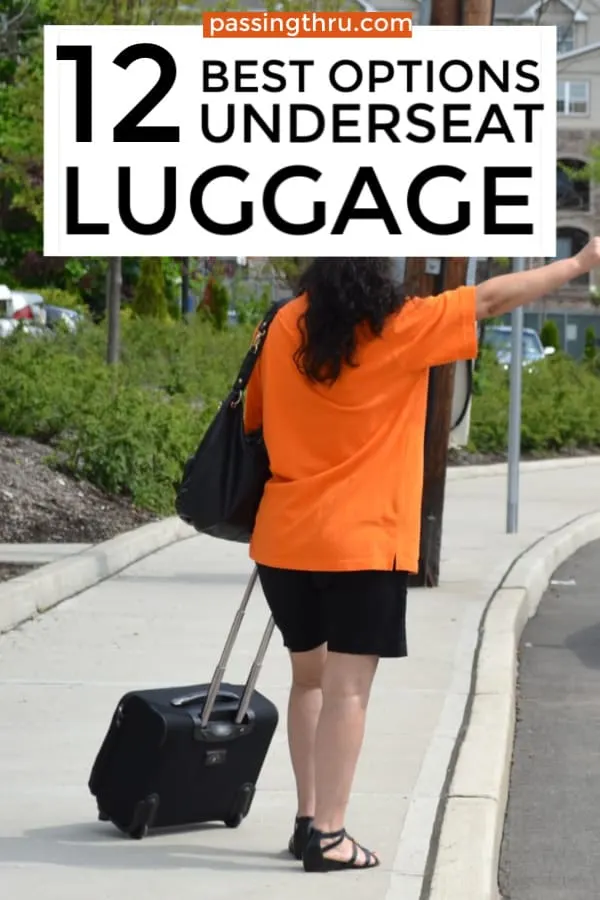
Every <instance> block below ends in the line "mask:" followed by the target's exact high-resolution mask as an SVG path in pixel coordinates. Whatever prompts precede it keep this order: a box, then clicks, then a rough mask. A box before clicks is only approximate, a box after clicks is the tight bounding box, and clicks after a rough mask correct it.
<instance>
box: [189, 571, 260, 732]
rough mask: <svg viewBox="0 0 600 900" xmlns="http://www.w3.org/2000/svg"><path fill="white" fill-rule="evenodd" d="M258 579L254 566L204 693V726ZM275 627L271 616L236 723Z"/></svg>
mask: <svg viewBox="0 0 600 900" xmlns="http://www.w3.org/2000/svg"><path fill="white" fill-rule="evenodd" d="M257 580H258V569H257V568H256V567H255V568H254V571H253V572H252V575H251V576H250V580H249V582H248V585H247V587H246V590H245V591H244V596H243V597H242V602H241V603H240V606H239V609H238V610H237V612H236V614H235V617H234V620H233V624H232V626H231V629H230V631H229V634H228V635H227V640H226V641H225V646H224V647H223V652H222V653H221V658H220V659H219V662H218V664H217V667H216V669H215V673H214V675H213V677H212V681H211V683H210V687H209V689H208V694H207V695H206V701H205V703H204V708H203V710H202V718H201V720H200V724H201V726H202V727H203V728H204V727H206V725H208V721H209V719H210V717H211V715H212V711H213V709H214V706H215V702H216V700H217V697H218V695H219V689H220V687H221V684H222V683H223V678H224V677H225V669H226V668H227V663H228V662H229V657H230V656H231V651H232V650H233V645H234V644H235V642H236V639H237V636H238V634H239V631H240V628H241V625H242V621H243V619H244V615H245V614H246V609H247V608H248V603H249V602H250V597H251V596H252V592H253V590H254V588H255V586H256V582H257ZM274 627H275V623H274V621H273V617H272V616H271V618H270V619H269V622H268V624H267V627H266V629H265V632H264V634H263V636H262V640H261V642H260V645H259V647H258V651H257V653H256V657H255V659H254V662H253V663H252V668H251V669H250V674H249V675H248V681H247V682H246V686H245V688H244V693H243V694H242V697H241V700H240V705H239V707H238V709H237V712H236V716H235V722H236V725H239V724H240V723H241V722H243V721H244V716H245V715H246V713H247V712H248V707H249V705H250V700H251V698H252V693H253V691H254V688H255V687H256V682H257V681H258V676H259V674H260V670H261V668H262V664H263V660H264V658H265V654H266V652H267V649H268V646H269V642H270V640H271V636H272V634H273V629H274Z"/></svg>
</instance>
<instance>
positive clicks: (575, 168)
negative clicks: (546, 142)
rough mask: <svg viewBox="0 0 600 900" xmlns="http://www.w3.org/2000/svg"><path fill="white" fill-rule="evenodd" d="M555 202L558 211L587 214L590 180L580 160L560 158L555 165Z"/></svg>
mask: <svg viewBox="0 0 600 900" xmlns="http://www.w3.org/2000/svg"><path fill="white" fill-rule="evenodd" d="M556 188H557V191H556V194H557V196H556V202H557V205H558V208H559V209H579V210H581V211H582V212H589V209H590V179H589V175H588V173H587V172H586V165H585V163H583V162H581V160H580V159H569V158H566V157H564V158H560V159H559V160H558V162H557V164H556Z"/></svg>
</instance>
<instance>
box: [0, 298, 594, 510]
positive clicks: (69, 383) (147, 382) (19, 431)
mask: <svg viewBox="0 0 600 900" xmlns="http://www.w3.org/2000/svg"><path fill="white" fill-rule="evenodd" d="M251 333H252V326H251V325H238V326H237V327H232V328H225V329H224V330H222V331H218V330H216V329H215V328H214V327H212V326H211V324H210V323H208V322H206V321H203V320H202V317H199V316H194V317H192V319H191V320H190V322H189V323H184V322H173V321H171V322H161V321H159V320H153V319H137V318H135V317H132V316H130V315H129V316H127V315H125V316H123V322H122V362H121V363H120V364H119V365H117V366H106V365H105V363H104V354H105V346H106V331H105V328H104V326H99V325H93V324H91V323H88V324H86V325H85V326H84V327H82V328H81V329H80V330H79V331H78V332H77V333H76V334H68V333H62V332H60V331H59V332H56V333H54V334H51V335H50V336H48V337H47V338H43V339H40V338H32V337H28V336H27V335H25V334H20V333H17V334H15V335H13V336H10V337H9V338H6V339H5V340H3V341H2V343H1V344H0V384H2V391H1V392H0V431H3V432H5V433H9V434H14V435H26V436H28V437H32V438H34V439H37V440H40V441H43V442H45V443H47V444H49V445H50V449H49V454H50V458H51V459H52V461H53V463H54V464H55V465H58V466H60V467H62V468H63V469H64V470H66V471H68V472H69V473H72V474H74V475H76V476H77V477H81V478H86V479H88V480H89V481H91V482H92V483H93V484H96V485H97V486H98V487H100V488H102V489H103V490H105V491H107V492H110V493H116V494H124V495H128V496H130V497H131V498H132V499H133V501H134V502H135V503H136V504H137V505H139V506H143V507H146V508H148V509H150V510H153V511H154V512H157V513H159V514H169V513H172V512H173V497H174V483H176V482H177V480H178V478H179V476H180V474H181V467H182V464H183V462H184V460H185V459H186V458H187V456H188V455H189V453H190V452H191V451H192V450H193V449H194V448H195V446H196V445H197V443H198V441H199V439H200V437H201V436H202V434H203V432H204V430H205V429H206V427H207V424H208V423H209V421H210V420H211V418H212V416H213V415H214V413H215V411H216V410H217V408H218V404H219V403H220V401H221V400H222V399H223V397H224V396H225V395H226V393H227V390H228V388H229V386H230V384H231V381H232V379H233V377H234V376H235V373H236V370H237V366H238V364H239V361H240V359H241V358H242V356H243V353H244V352H245V350H246V348H247V346H248V342H249V340H250V337H251ZM598 371H599V368H598V364H597V359H596V358H594V359H591V360H587V361H586V362H585V363H582V364H577V363H575V362H574V361H573V360H571V359H570V358H568V357H566V356H565V355H563V354H561V353H557V354H555V355H554V356H552V357H549V358H548V359H546V360H544V361H542V362H540V363H538V364H535V365H533V366H531V367H530V368H528V369H527V368H526V369H524V373H523V410H522V421H523V430H522V448H523V451H524V453H527V454H535V455H543V454H548V453H555V452H557V451H565V450H567V451H568V450H575V449H596V448H600V377H599V374H598ZM475 390H476V392H475V396H474V400H473V410H472V420H471V445H470V449H471V450H474V451H477V452H478V453H483V454H493V455H495V456H497V455H499V454H503V453H504V452H505V449H506V444H507V427H508V397H509V377H508V373H507V372H506V371H505V370H504V369H503V368H502V367H501V366H499V365H498V364H497V363H496V362H495V360H494V358H493V356H491V355H490V354H488V353H485V354H484V356H483V357H482V360H481V367H480V368H479V370H478V372H477V376H476V382H475Z"/></svg>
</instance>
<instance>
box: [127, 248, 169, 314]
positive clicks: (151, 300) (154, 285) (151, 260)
mask: <svg viewBox="0 0 600 900" xmlns="http://www.w3.org/2000/svg"><path fill="white" fill-rule="evenodd" d="M131 307H132V310H133V312H134V314H135V315H136V316H147V317H149V318H154V319H159V320H160V321H163V322H164V321H165V319H168V317H169V309H168V305H167V294H166V290H165V275H164V271H163V261H162V259H161V258H160V257H155V256H148V257H145V258H144V259H143V260H142V262H141V265H140V277H139V278H138V282H137V284H136V286H135V293H134V295H133V303H132V304H131Z"/></svg>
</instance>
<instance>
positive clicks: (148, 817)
mask: <svg viewBox="0 0 600 900" xmlns="http://www.w3.org/2000/svg"><path fill="white" fill-rule="evenodd" d="M158 803H159V797H158V794H150V795H149V796H148V797H146V799H145V800H140V802H139V803H138V805H137V806H136V808H135V811H134V813H133V820H132V822H131V825H130V826H129V829H128V834H129V837H131V838H133V839H134V840H136V841H141V840H142V838H145V837H146V835H147V834H148V830H149V829H150V828H151V827H152V824H153V822H154V819H155V818H156V813H157V811H158Z"/></svg>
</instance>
